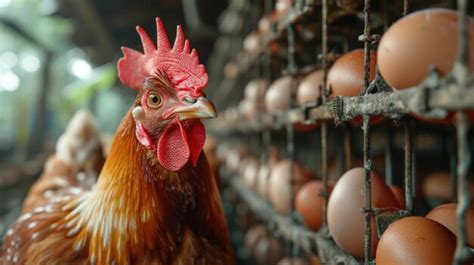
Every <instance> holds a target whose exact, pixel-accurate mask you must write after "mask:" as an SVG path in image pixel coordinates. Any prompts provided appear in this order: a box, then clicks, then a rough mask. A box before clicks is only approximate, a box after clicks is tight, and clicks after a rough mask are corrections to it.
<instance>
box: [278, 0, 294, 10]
mask: <svg viewBox="0 0 474 265" xmlns="http://www.w3.org/2000/svg"><path fill="white" fill-rule="evenodd" d="M291 5H293V0H277V1H276V3H275V10H276V11H277V12H288V10H289V9H290V8H291Z"/></svg>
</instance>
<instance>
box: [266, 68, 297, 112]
mask: <svg viewBox="0 0 474 265" xmlns="http://www.w3.org/2000/svg"><path fill="white" fill-rule="evenodd" d="M293 82H294V79H293V78H292V77H291V76H288V75H287V76H283V77H280V78H278V79H277V80H275V81H274V82H273V83H272V84H271V85H270V87H269V88H268V91H267V93H266V94H265V107H266V109H267V111H268V112H270V113H275V112H279V111H285V110H288V109H289V108H290V102H291V91H292V88H293V85H294V83H293Z"/></svg>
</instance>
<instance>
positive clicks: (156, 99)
mask: <svg viewBox="0 0 474 265" xmlns="http://www.w3.org/2000/svg"><path fill="white" fill-rule="evenodd" d="M146 104H147V105H148V107H150V108H153V109H156V108H158V107H159V106H160V105H161V97H160V96H158V95H157V94H155V93H151V94H149V95H148V98H147V100H146Z"/></svg>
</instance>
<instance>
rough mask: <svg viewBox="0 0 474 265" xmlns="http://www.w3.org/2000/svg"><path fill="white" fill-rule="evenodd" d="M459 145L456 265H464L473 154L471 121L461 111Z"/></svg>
mask: <svg viewBox="0 0 474 265" xmlns="http://www.w3.org/2000/svg"><path fill="white" fill-rule="evenodd" d="M456 129H457V146H458V167H457V180H458V204H457V209H456V217H457V221H458V231H459V233H458V235H457V242H456V243H457V244H456V253H455V257H454V264H455V265H462V264H464V262H465V261H467V260H468V258H469V254H470V251H469V250H468V248H467V246H466V242H467V220H466V218H467V215H466V214H467V211H468V210H469V208H470V204H471V196H470V194H469V184H468V182H467V172H468V170H469V165H470V163H471V154H470V150H469V143H468V141H467V134H468V131H469V121H468V119H467V117H466V113H464V112H462V111H459V112H458V113H457V115H456Z"/></svg>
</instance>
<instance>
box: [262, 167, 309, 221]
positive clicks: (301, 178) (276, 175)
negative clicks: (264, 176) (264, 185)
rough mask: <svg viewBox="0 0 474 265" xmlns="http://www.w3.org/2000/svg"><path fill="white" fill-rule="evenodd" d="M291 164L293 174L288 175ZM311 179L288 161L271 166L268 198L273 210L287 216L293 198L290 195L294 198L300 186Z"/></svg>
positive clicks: (304, 170) (300, 168)
mask: <svg viewBox="0 0 474 265" xmlns="http://www.w3.org/2000/svg"><path fill="white" fill-rule="evenodd" d="M291 164H293V170H292V171H293V174H291V173H290V169H291ZM292 175H293V176H292ZM292 177H293V184H291V182H292ZM312 178H313V176H312V175H311V174H310V173H309V172H308V171H307V170H306V169H304V168H303V167H302V166H301V165H299V164H298V163H296V162H294V163H291V162H290V160H283V161H280V162H278V163H277V164H276V165H275V166H273V167H272V169H271V174H270V180H269V182H270V189H269V196H270V201H271V203H272V204H273V207H275V210H277V211H278V212H279V213H282V214H289V213H290V211H291V206H292V204H293V202H294V197H291V195H292V194H293V196H296V193H297V192H298V190H299V189H300V188H301V186H303V185H304V184H305V183H306V182H308V181H310V180H311V179H312ZM292 185H293V190H292V189H291V187H292Z"/></svg>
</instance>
